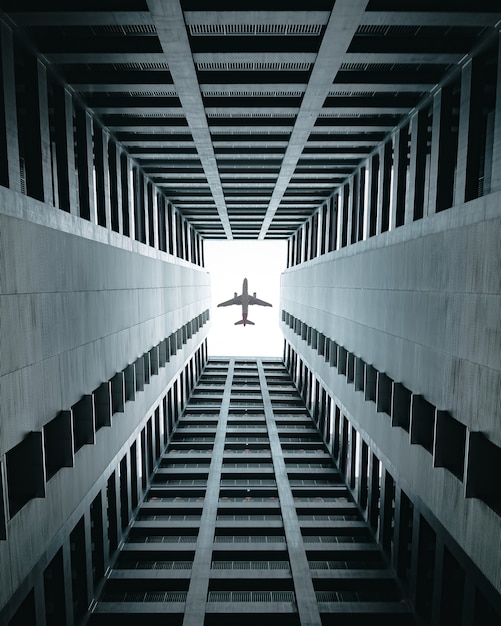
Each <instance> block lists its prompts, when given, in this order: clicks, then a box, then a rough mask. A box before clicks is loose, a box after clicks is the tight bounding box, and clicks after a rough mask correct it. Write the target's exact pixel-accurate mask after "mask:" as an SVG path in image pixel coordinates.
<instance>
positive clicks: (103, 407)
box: [92, 381, 112, 431]
mask: <svg viewBox="0 0 501 626" xmlns="http://www.w3.org/2000/svg"><path fill="white" fill-rule="evenodd" d="M92 395H93V396H94V409H95V414H96V431H97V430H99V429H100V428H102V427H103V426H111V411H112V408H111V383H110V381H106V382H105V383H102V384H101V385H99V387H98V388H97V389H95V390H94V391H93V392H92Z"/></svg>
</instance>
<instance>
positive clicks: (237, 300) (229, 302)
mask: <svg viewBox="0 0 501 626" xmlns="http://www.w3.org/2000/svg"><path fill="white" fill-rule="evenodd" d="M232 304H242V296H237V297H236V298H232V299H231V300H226V302H221V303H220V304H218V305H217V306H230V305H232Z"/></svg>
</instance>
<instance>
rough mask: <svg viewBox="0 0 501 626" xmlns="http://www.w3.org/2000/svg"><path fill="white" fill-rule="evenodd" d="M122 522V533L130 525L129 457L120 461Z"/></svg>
mask: <svg viewBox="0 0 501 626" xmlns="http://www.w3.org/2000/svg"><path fill="white" fill-rule="evenodd" d="M120 520H121V524H122V531H124V530H125V529H126V528H127V526H128V524H129V477H128V472H127V455H125V456H124V457H123V458H122V460H121V461H120Z"/></svg>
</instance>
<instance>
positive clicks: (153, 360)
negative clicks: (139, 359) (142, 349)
mask: <svg viewBox="0 0 501 626" xmlns="http://www.w3.org/2000/svg"><path fill="white" fill-rule="evenodd" d="M158 361H159V359H158V346H154V347H153V348H152V349H151V350H150V371H151V375H152V376H156V375H157V374H158V367H159V365H158Z"/></svg>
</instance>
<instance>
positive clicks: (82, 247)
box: [0, 188, 210, 607]
mask: <svg viewBox="0 0 501 626" xmlns="http://www.w3.org/2000/svg"><path fill="white" fill-rule="evenodd" d="M0 250H1V254H0V323H1V344H0V359H1V362H0V398H1V404H0V460H2V459H3V461H5V456H4V455H5V453H6V452H7V451H8V450H10V449H11V448H12V447H13V446H15V445H16V444H17V443H19V442H20V441H21V440H22V439H23V438H24V437H25V436H26V435H27V434H28V433H29V432H30V431H34V430H37V431H40V430H41V429H42V427H43V425H44V424H46V423H47V422H48V421H49V420H51V419H52V418H54V417H55V416H56V415H57V414H58V413H59V411H61V410H65V409H69V408H70V407H71V406H72V405H73V404H74V403H75V402H77V401H78V400H79V399H80V398H81V397H82V395H84V394H89V393H91V392H92V391H93V390H94V389H95V388H96V387H98V386H99V385H100V384H101V383H102V382H104V381H107V380H109V379H110V378H111V377H112V376H113V375H114V374H115V373H116V372H119V371H121V370H122V369H123V368H124V367H125V366H127V365H128V364H129V363H132V362H133V361H135V359H136V358H137V357H138V356H140V355H142V354H143V353H144V352H146V351H147V350H149V349H150V348H151V347H153V346H155V345H157V344H158V343H159V342H160V341H161V340H163V339H164V338H165V337H167V336H168V335H170V333H172V332H173V331H176V330H177V329H178V328H179V327H181V326H183V324H185V323H186V322H187V321H188V320H191V319H193V318H195V317H196V316H198V315H199V314H200V313H202V312H203V311H205V310H206V309H208V308H209V307H210V277H209V275H208V273H207V272H206V271H205V270H203V269H202V268H199V267H196V266H194V265H192V264H190V263H187V262H185V261H183V260H180V259H178V258H175V257H173V256H170V255H168V254H165V253H163V252H159V251H158V250H154V249H152V248H149V247H148V246H146V245H143V244H140V243H137V242H134V241H131V240H130V239H127V238H125V237H122V236H120V235H118V234H117V233H113V232H111V231H108V230H105V229H103V228H100V227H98V226H96V225H94V224H90V223H88V222H85V221H84V220H82V219H80V218H76V217H73V216H71V215H69V214H66V213H63V212H61V211H58V210H57V209H52V208H50V207H47V206H46V205H43V204H42V203H39V202H37V201H35V200H32V199H30V198H27V197H26V196H23V195H21V194H17V193H15V192H11V191H9V190H7V189H4V188H0ZM208 327H209V325H205V326H204V327H203V328H201V329H200V330H199V332H198V333H196V334H195V335H194V336H193V337H192V338H191V339H189V340H188V342H187V343H186V345H185V346H183V348H182V350H179V351H178V352H177V353H176V355H175V356H174V357H172V358H171V360H170V362H169V363H167V365H166V367H165V368H161V370H160V372H159V374H158V375H157V376H155V377H152V381H151V384H149V385H146V386H145V390H144V392H141V393H138V394H136V400H135V401H134V402H130V403H127V404H126V407H125V412H124V413H120V414H118V415H116V416H114V417H113V424H112V427H111V428H102V429H100V430H99V431H98V433H97V435H96V444H95V445H86V446H84V447H83V448H81V449H80V450H79V451H77V452H76V454H75V466H74V467H73V468H63V469H62V470H60V471H59V472H58V473H57V474H56V475H55V476H54V477H53V478H52V479H51V480H50V481H49V482H48V483H47V486H46V496H45V498H41V499H33V500H31V501H30V502H28V504H27V505H26V506H24V507H23V508H22V509H21V510H20V511H19V513H17V514H16V515H15V516H14V518H13V519H12V520H10V521H9V523H8V529H7V530H8V540H7V541H0V607H1V606H2V605H3V604H4V602H5V601H6V600H7V599H8V598H9V596H10V595H11V593H12V592H13V591H14V590H15V589H16V588H17V587H18V585H19V584H20V582H21V581H22V580H23V578H24V577H25V576H26V575H27V573H28V572H29V571H30V569H31V568H32V567H33V566H34V564H35V563H36V562H37V561H38V560H39V559H40V558H41V556H42V555H44V554H45V552H46V551H47V550H48V548H49V546H50V545H51V543H52V542H53V541H54V537H55V535H56V534H57V532H59V531H60V530H61V529H62V528H63V526H64V525H65V524H66V525H68V524H70V523H71V517H72V515H73V514H74V513H75V512H76V511H77V509H78V508H79V507H81V505H82V502H83V501H84V500H86V499H88V498H90V497H91V495H92V493H93V492H94V491H96V488H97V487H96V486H97V485H98V483H99V485H100V486H101V487H102V484H101V483H103V481H105V480H106V472H107V468H108V467H112V466H113V464H114V463H115V465H116V457H117V456H118V455H119V454H121V450H123V449H124V446H125V444H126V443H127V442H128V441H129V440H130V439H131V437H133V435H134V432H135V431H136V430H137V429H138V428H139V426H140V424H141V421H142V420H143V418H144V416H145V415H146V413H147V412H148V411H149V410H151V407H152V406H153V405H154V404H155V402H156V401H157V399H158V397H159V396H160V395H161V394H162V392H163V393H165V388H166V387H167V386H168V385H169V383H170V382H171V381H172V380H173V379H174V378H175V376H177V375H178V373H179V372H180V370H181V369H182V368H183V367H184V364H185V363H186V361H187V359H188V358H189V357H190V356H191V355H192V354H193V352H194V350H195V349H196V348H197V347H198V346H199V345H200V343H201V342H202V340H203V339H204V338H205V336H206V335H207V331H208ZM3 470H4V475H5V463H4V462H3ZM70 527H71V525H70Z"/></svg>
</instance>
